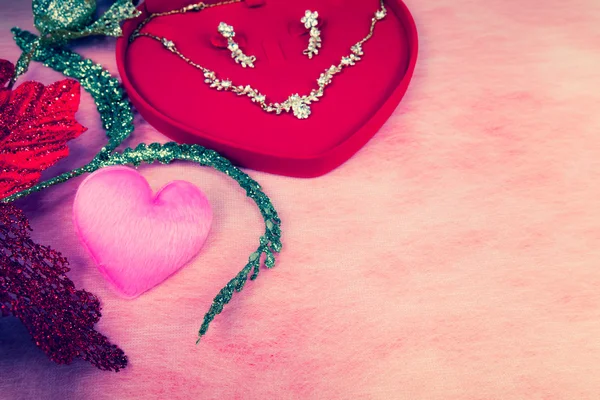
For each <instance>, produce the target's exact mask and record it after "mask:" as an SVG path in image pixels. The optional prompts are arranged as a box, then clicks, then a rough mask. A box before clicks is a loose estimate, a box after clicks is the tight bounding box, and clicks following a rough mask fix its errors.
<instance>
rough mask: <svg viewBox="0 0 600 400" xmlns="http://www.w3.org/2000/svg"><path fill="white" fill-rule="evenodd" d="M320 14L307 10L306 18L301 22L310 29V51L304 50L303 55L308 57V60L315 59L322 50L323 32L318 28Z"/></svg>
mask: <svg viewBox="0 0 600 400" xmlns="http://www.w3.org/2000/svg"><path fill="white" fill-rule="evenodd" d="M318 18H319V13H318V12H317V11H315V12H312V11H310V10H307V11H306V13H305V14H304V17H303V18H302V19H301V20H300V22H302V23H303V24H304V27H305V28H306V29H310V33H309V34H310V38H309V39H308V49H306V50H304V52H303V54H304V55H306V56H308V58H313V56H315V55H317V54H319V49H320V48H321V45H322V43H321V31H320V30H319V28H317V25H318V23H319V20H318Z"/></svg>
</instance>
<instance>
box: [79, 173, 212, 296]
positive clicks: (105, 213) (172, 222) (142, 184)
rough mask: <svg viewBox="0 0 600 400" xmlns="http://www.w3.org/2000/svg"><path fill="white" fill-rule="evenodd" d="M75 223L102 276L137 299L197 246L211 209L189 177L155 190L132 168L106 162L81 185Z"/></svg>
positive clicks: (207, 227) (179, 265)
mask: <svg viewBox="0 0 600 400" xmlns="http://www.w3.org/2000/svg"><path fill="white" fill-rule="evenodd" d="M73 222H74V224H75V229H76V230H77V233H78V235H79V238H80V239H81V241H82V242H83V244H84V246H85V247H86V248H87V249H88V251H89V252H90V254H91V255H92V257H93V259H94V261H95V262H96V265H97V266H98V269H99V270H100V272H101V273H102V274H103V275H104V277H105V278H106V279H107V280H108V281H109V282H110V283H111V284H112V285H113V286H114V288H115V289H116V290H117V291H118V292H119V293H120V294H121V295H123V296H124V297H127V298H135V297H138V296H139V295H141V294H142V293H144V292H145V291H147V290H150V289H152V288H153V287H154V286H156V285H158V284H159V283H161V282H163V281H164V280H165V279H167V278H168V277H169V276H170V275H172V274H173V273H175V272H176V271H178V270H179V269H180V268H182V267H183V266H184V265H185V264H186V263H187V262H188V261H190V260H191V259H192V258H193V257H194V256H195V255H196V254H197V253H198V252H199V251H200V249H201V248H202V245H203V244H204V242H205V240H206V237H207V236H208V232H209V230H210V225H211V222H212V210H211V207H210V204H209V202H208V199H207V198H206V196H204V194H203V193H202V192H201V191H200V189H198V188H197V187H196V186H194V185H192V184H191V183H189V182H185V181H173V182H171V183H169V184H167V185H166V186H164V187H163V188H162V189H160V190H159V191H158V192H157V193H156V195H153V194H152V189H151V188H150V185H148V182H147V181H146V179H145V178H144V177H143V176H142V175H140V174H139V173H138V172H137V171H136V170H134V169H131V168H127V167H110V168H104V169H101V170H99V171H96V172H95V173H93V174H91V175H90V176H89V177H88V178H87V179H85V180H84V181H83V183H82V184H81V186H79V189H78V190H77V195H76V196H75V202H74V205H73Z"/></svg>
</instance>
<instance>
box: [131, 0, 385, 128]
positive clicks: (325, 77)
mask: <svg viewBox="0 0 600 400" xmlns="http://www.w3.org/2000/svg"><path fill="white" fill-rule="evenodd" d="M380 5H381V7H380V9H378V10H377V11H376V12H375V15H374V16H373V17H372V18H371V28H370V30H369V33H368V35H367V36H365V37H364V38H363V39H362V40H361V41H359V42H358V43H356V44H355V45H353V46H352V47H351V48H350V54H348V55H346V56H343V57H342V58H341V60H340V62H339V63H338V64H337V65H335V64H334V65H332V66H331V67H329V68H327V69H326V70H325V71H324V72H323V73H322V74H321V75H320V76H319V78H318V79H317V86H318V88H316V89H313V90H312V91H311V92H310V93H309V94H306V95H300V94H298V93H295V94H292V95H290V96H289V97H288V98H287V99H286V100H285V101H283V102H281V103H269V102H267V96H266V95H264V94H262V93H260V92H259V91H258V90H257V89H255V88H253V87H251V86H250V85H236V84H234V83H233V82H232V81H230V80H229V79H220V78H219V77H218V76H217V74H216V72H214V71H211V70H210V69H208V68H205V67H203V66H201V65H199V64H197V63H195V62H193V61H192V60H190V59H189V58H187V57H186V56H185V55H184V54H183V53H181V52H180V51H179V50H178V49H177V46H176V45H175V43H173V42H172V41H171V40H168V39H166V38H161V37H158V36H155V35H152V34H150V33H145V32H136V33H135V34H134V37H133V36H132V38H133V39H135V38H137V37H140V36H147V37H150V38H152V39H155V40H158V41H160V42H161V43H162V44H163V46H164V47H165V48H167V49H168V50H169V51H171V52H172V53H174V54H176V55H178V56H179V57H180V58H181V59H183V60H184V61H186V62H187V63H188V64H190V65H192V66H193V67H195V68H198V69H199V70H201V71H202V72H203V73H204V82H205V83H206V84H207V85H209V86H210V87H211V88H213V89H216V90H219V91H226V92H233V93H235V94H237V95H238V96H246V97H248V98H250V99H251V100H252V102H253V103H256V104H257V105H258V106H260V107H261V108H262V109H263V110H264V111H266V112H268V113H275V114H277V115H280V114H282V113H284V112H286V113H290V112H291V113H293V115H294V116H295V117H296V118H298V119H306V118H308V117H309V116H310V115H311V108H310V106H311V105H312V103H315V102H317V101H319V99H320V98H321V97H323V95H324V94H325V89H326V88H327V86H329V85H330V84H331V83H332V82H333V78H334V77H335V76H336V75H337V74H339V73H340V72H342V71H343V70H344V69H345V68H348V67H351V66H354V65H356V63H357V62H359V61H360V60H361V59H362V57H363V56H364V51H363V45H364V43H365V42H367V41H368V40H369V39H371V37H372V36H373V32H374V30H375V26H376V24H377V23H378V22H379V21H381V20H383V19H384V18H385V17H386V15H387V10H386V8H385V5H384V3H383V0H380ZM316 14H317V13H316V12H315V13H311V15H308V13H307V15H305V18H303V19H302V22H303V23H305V24H306V25H309V26H311V27H313V26H312V24H313V22H314V21H315V20H316V18H317V16H318V15H316ZM224 25H226V24H224ZM228 27H229V26H228V25H227V26H223V32H224V34H225V35H228V34H231V32H232V30H233V28H231V32H230V30H229V28H230V27H229V28H228ZM313 28H314V27H313ZM315 29H316V28H315ZM219 32H221V26H219ZM233 35H235V34H233ZM311 36H312V35H311ZM232 37H233V36H230V37H229V38H228V39H229V40H231V38H232ZM318 47H320V46H317V45H315V48H314V49H315V50H317V48H318ZM317 53H318V50H317V51H315V52H314V54H317ZM251 61H254V60H251ZM246 64H247V65H249V66H251V63H248V62H246ZM242 66H243V64H242Z"/></svg>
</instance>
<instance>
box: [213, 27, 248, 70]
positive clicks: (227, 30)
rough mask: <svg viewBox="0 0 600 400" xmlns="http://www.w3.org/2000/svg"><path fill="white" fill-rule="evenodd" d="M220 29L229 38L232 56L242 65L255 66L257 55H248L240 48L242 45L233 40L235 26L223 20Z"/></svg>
mask: <svg viewBox="0 0 600 400" xmlns="http://www.w3.org/2000/svg"><path fill="white" fill-rule="evenodd" d="M218 31H219V33H220V34H221V35H223V37H224V38H226V39H227V49H228V50H229V51H231V58H233V59H234V61H235V62H236V63H238V64H240V65H241V66H242V67H244V68H246V67H250V68H254V61H256V57H255V56H247V55H246V54H244V52H243V51H242V50H241V49H240V46H239V45H238V44H237V43H236V42H235V41H234V40H233V38H234V37H235V32H234V30H233V26H231V25H227V24H226V23H225V22H221V23H220V24H219V27H218Z"/></svg>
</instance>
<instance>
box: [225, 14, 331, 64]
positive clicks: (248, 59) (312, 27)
mask: <svg viewBox="0 0 600 400" xmlns="http://www.w3.org/2000/svg"><path fill="white" fill-rule="evenodd" d="M318 18H319V13H318V12H317V11H314V12H313V11H310V10H306V13H305V14H304V17H302V19H301V20H300V22H301V23H303V24H304V27H305V28H306V29H308V30H309V35H310V37H309V39H308V48H307V49H306V50H304V51H303V52H302V54H304V55H305V56H307V57H308V58H313V56H315V55H317V54H319V49H320V48H321V31H320V30H319V28H317V25H318V24H319V20H318ZM217 30H218V31H219V33H220V34H221V36H223V37H224V38H225V39H227V49H228V50H229V51H231V58H233V60H234V61H235V62H236V64H240V65H241V66H242V67H244V68H246V67H250V68H254V62H255V61H256V57H255V56H248V55H246V54H244V52H243V51H242V49H240V46H239V44H238V43H237V42H236V41H235V40H234V37H235V30H234V29H233V26H231V25H227V24H226V23H225V22H221V23H220V24H219V27H218V28H217Z"/></svg>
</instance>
